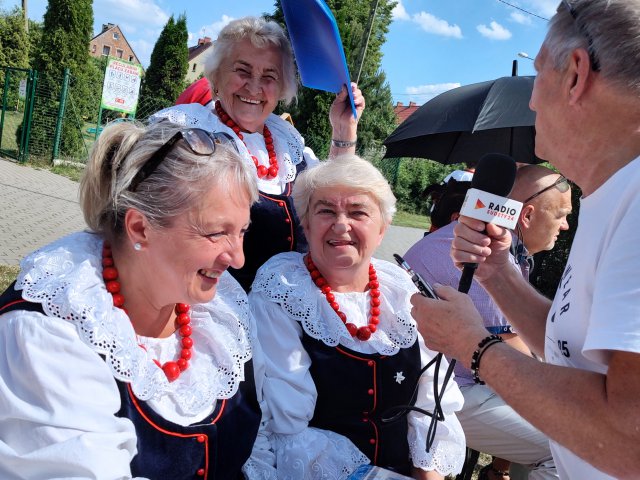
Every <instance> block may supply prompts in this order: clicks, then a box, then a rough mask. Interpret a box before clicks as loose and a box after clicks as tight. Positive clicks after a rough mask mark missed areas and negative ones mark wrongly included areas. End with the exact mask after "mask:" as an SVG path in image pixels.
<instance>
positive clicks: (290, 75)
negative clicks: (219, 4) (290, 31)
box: [204, 17, 298, 105]
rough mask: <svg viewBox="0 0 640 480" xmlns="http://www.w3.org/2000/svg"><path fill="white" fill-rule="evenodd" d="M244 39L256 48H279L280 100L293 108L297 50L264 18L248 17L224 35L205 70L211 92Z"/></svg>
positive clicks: (222, 34) (208, 60)
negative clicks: (235, 49) (280, 68)
mask: <svg viewBox="0 0 640 480" xmlns="http://www.w3.org/2000/svg"><path fill="white" fill-rule="evenodd" d="M244 39H248V40H249V41H250V42H251V45H253V46H254V47H256V48H268V47H276V48H277V49H278V51H279V52H280V57H281V58H282V79H281V86H282V93H281V97H280V100H283V101H284V103H285V104H287V105H288V104H290V103H291V102H292V101H293V99H294V98H295V97H296V93H297V91H298V81H297V77H296V64H295V61H294V58H293V50H292V49H291V44H290V43H289V39H288V38H287V36H286V35H285V33H284V30H283V29H282V27H281V26H280V25H278V24H277V23H276V22H274V21H271V20H266V19H265V18H263V17H244V18H240V19H238V20H233V21H232V22H229V23H228V24H227V25H226V26H225V27H224V28H223V29H222V30H221V31H220V33H219V34H218V38H217V39H216V41H215V42H214V45H213V53H212V54H211V55H210V56H209V58H208V59H207V62H206V64H205V67H204V75H205V77H207V80H209V84H210V85H211V88H213V89H215V88H216V87H215V85H216V80H218V77H219V75H220V67H221V66H222V63H223V62H224V61H225V60H227V59H229V57H230V55H231V54H232V52H233V49H234V48H235V47H236V46H237V45H238V43H240V42H241V41H242V40H244ZM214 96H215V95H214Z"/></svg>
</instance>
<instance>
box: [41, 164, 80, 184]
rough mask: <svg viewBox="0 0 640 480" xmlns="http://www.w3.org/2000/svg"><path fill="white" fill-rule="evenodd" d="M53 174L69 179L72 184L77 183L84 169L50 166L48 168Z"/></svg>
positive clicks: (71, 166) (72, 166)
mask: <svg viewBox="0 0 640 480" xmlns="http://www.w3.org/2000/svg"><path fill="white" fill-rule="evenodd" d="M48 168H49V170H51V171H52V172H53V173H56V174H58V175H62V176H63V177H67V178H70V179H71V180H73V181H74V182H79V181H80V178H81V177H82V174H83V173H84V168H80V167H76V166H74V165H64V164H60V165H52V166H49V167H48Z"/></svg>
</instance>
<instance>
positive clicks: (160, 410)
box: [0, 122, 275, 480]
mask: <svg viewBox="0 0 640 480" xmlns="http://www.w3.org/2000/svg"><path fill="white" fill-rule="evenodd" d="M222 143H224V138H223V136H221V134H218V135H217V136H211V135H210V134H209V133H208V132H206V131H204V130H199V129H182V127H176V126H175V125H171V124H169V122H162V123H158V124H155V125H152V126H150V127H148V128H146V129H145V128H141V127H139V126H136V125H133V124H130V123H122V124H117V125H114V126H112V127H108V128H105V130H104V132H102V134H101V135H100V137H99V139H98V141H97V142H96V145H95V147H94V150H93V152H92V154H91V158H90V160H89V164H88V165H87V169H86V172H85V176H84V178H83V180H82V183H81V187H80V192H81V205H82V209H83V213H84V217H85V220H86V222H87V224H88V225H89V226H90V227H91V229H92V232H83V233H76V234H72V235H70V236H68V237H65V238H62V239H60V240H58V241H56V242H54V243H52V244H51V245H48V246H46V247H44V248H42V249H40V250H38V251H36V252H34V253H32V254H31V255H29V256H28V257H26V258H25V259H24V260H23V261H22V264H21V271H20V274H19V276H18V279H17V281H16V284H15V289H9V290H7V292H5V294H4V295H3V297H2V299H0V313H1V315H0V343H2V345H3V348H2V353H1V354H0V411H1V412H2V414H0V478H3V479H14V478H30V479H47V478H54V477H55V478H119V479H127V478H132V477H138V476H140V477H144V478H157V479H159V478H163V479H164V478H171V479H186V478H194V477H200V478H208V479H220V480H227V479H235V478H239V477H240V476H241V469H242V467H243V465H244V464H245V462H246V461H247V459H249V457H250V455H251V453H252V449H253V447H254V442H255V440H256V435H257V432H258V427H259V424H260V419H261V411H260V406H259V395H258V393H257V391H259V389H258V388H256V385H255V382H254V376H253V370H254V368H255V370H256V372H260V369H261V363H260V362H259V351H258V350H257V345H256V343H255V342H254V341H253V337H254V334H255V330H254V328H255V327H253V326H252V317H251V316H250V313H249V307H248V303H247V299H246V294H245V293H244V291H243V290H242V288H241V287H240V285H238V283H237V282H236V281H235V280H234V279H233V278H232V277H231V276H230V275H229V274H228V273H226V270H227V268H228V267H230V266H233V267H240V266H242V263H243V261H244V256H243V253H242V238H243V236H244V232H245V231H246V229H247V227H248V225H249V209H250V206H251V204H252V202H254V201H255V200H256V199H257V188H256V183H255V175H254V174H253V172H252V171H251V170H249V168H248V166H247V165H246V163H245V162H243V161H242V159H241V158H240V157H239V156H238V154H237V153H235V151H233V150H232V149H230V148H228V147H225V146H224V145H222ZM231 145H233V144H231ZM254 360H255V361H254ZM265 445H266V446H267V447H268V444H267V443H265ZM257 449H258V447H256V454H257V455H258V456H260V455H259V454H260V453H263V454H266V455H268V452H267V451H266V450H265V451H264V452H258V450H257ZM257 458H258V457H256V460H252V461H251V462H250V464H251V465H253V464H256V463H257V464H259V463H260V460H258V459H257ZM260 458H263V459H265V458H267V460H266V461H269V460H268V457H265V456H264V455H263V456H262V457H260ZM263 471H266V472H267V474H268V472H269V469H268V468H266V467H265V468H264V469H263ZM262 478H264V477H262ZM272 478H275V477H272Z"/></svg>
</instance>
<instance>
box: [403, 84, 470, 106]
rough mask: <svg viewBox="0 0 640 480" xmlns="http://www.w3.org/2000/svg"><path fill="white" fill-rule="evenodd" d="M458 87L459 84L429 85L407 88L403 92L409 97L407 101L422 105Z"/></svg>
mask: <svg viewBox="0 0 640 480" xmlns="http://www.w3.org/2000/svg"><path fill="white" fill-rule="evenodd" d="M459 86H460V84H459V83H433V84H430V85H419V86H417V87H407V88H406V89H405V91H406V92H407V93H408V94H409V95H410V97H409V101H411V102H416V103H417V104H418V105H422V104H423V103H425V102H427V101H429V100H431V99H432V98H433V97H436V96H438V95H440V94H441V93H443V92H446V91H447V90H451V89H452V88H458V87H459Z"/></svg>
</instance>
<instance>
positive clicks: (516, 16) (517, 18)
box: [510, 12, 531, 25]
mask: <svg viewBox="0 0 640 480" xmlns="http://www.w3.org/2000/svg"><path fill="white" fill-rule="evenodd" d="M510 17H511V20H513V21H514V22H516V23H520V24H521V25H531V17H530V16H529V15H527V14H525V13H522V12H511V15H510Z"/></svg>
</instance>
